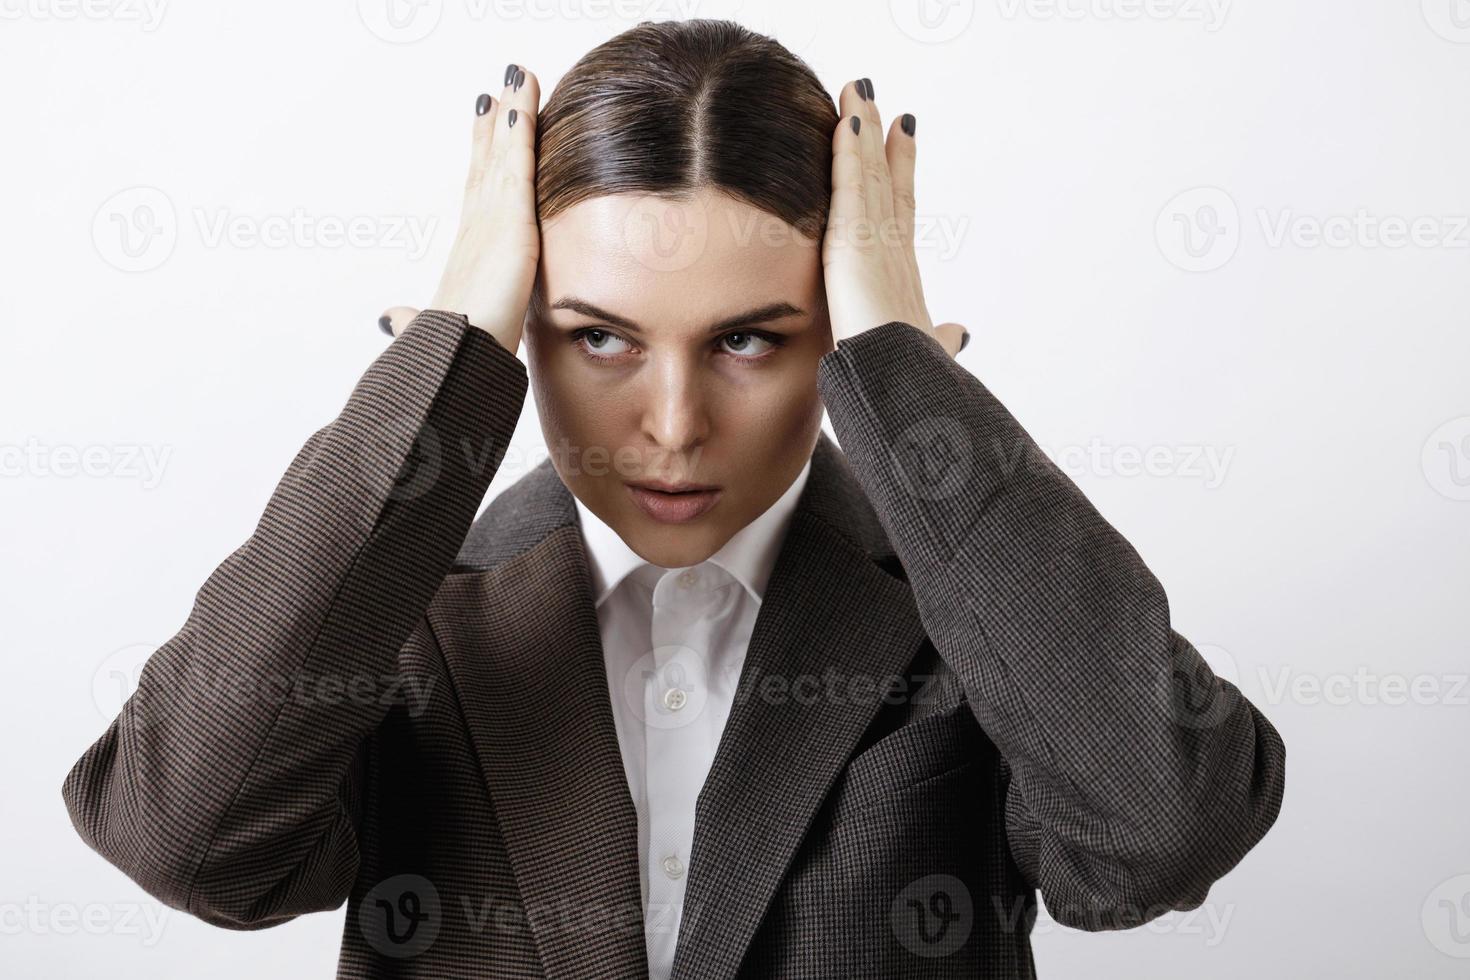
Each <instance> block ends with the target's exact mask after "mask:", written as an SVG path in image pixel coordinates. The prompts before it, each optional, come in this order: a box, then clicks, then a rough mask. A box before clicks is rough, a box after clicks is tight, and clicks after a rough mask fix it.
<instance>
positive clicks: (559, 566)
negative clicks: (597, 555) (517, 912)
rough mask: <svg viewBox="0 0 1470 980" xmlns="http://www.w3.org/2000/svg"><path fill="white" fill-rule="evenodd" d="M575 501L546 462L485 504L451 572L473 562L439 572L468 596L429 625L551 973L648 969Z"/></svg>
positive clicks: (638, 977)
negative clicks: (446, 572) (452, 574)
mask: <svg viewBox="0 0 1470 980" xmlns="http://www.w3.org/2000/svg"><path fill="white" fill-rule="evenodd" d="M557 488H560V490H559V491H558V489H557ZM571 501H572V498H571V494H570V492H569V491H567V489H566V487H565V485H563V484H562V483H561V480H560V478H559V477H557V476H556V474H555V471H554V470H552V469H551V466H550V461H549V460H548V461H547V462H546V463H545V464H543V465H542V466H541V467H540V468H538V469H536V470H533V471H532V472H531V473H528V474H527V475H526V476H525V477H524V478H522V479H521V480H520V481H518V482H517V483H516V484H515V485H513V486H512V487H510V488H508V489H507V490H506V491H504V493H502V494H501V495H500V496H498V497H496V498H495V500H493V501H491V505H490V507H489V508H487V510H486V513H485V514H484V515H482V516H481V518H480V519H478V520H477V521H476V524H475V526H474V527H473V528H472V529H471V532H470V534H469V535H468V536H467V538H466V543H465V546H464V547H463V548H462V549H461V552H460V558H459V565H458V567H457V568H456V571H460V572H465V571H480V572H481V574H478V575H461V576H458V577H455V578H451V579H450V580H448V581H447V582H446V586H445V589H446V590H450V589H460V590H464V591H465V592H466V593H467V594H464V595H459V596H454V595H453V594H452V593H451V594H450V595H449V598H450V599H451V603H450V605H449V606H448V609H452V610H453V613H452V614H450V615H441V616H439V617H438V618H434V617H433V615H432V614H433V612H434V610H433V609H432V608H431V622H432V625H433V627H434V631H435V634H436V635H437V636H439V638H440V642H441V645H442V646H443V648H444V655H445V661H446V663H447V664H448V667H449V671H450V676H451V677H452V679H453V683H454V685H455V687H456V689H457V691H458V694H459V697H460V703H461V705H462V706H463V710H464V714H465V720H466V723H467V724H468V726H469V729H470V733H471V737H472V740H473V742H474V746H475V750H476V754H477V755H478V757H479V763H480V766H481V769H482V772H483V776H484V780H485V783H486V785H487V786H488V787H489V790H490V796H491V799H492V802H493V804H494V807H495V816H496V819H497V821H498V823H499V826H500V830H501V832H502V834H503V835H504V840H505V847H506V852H507V855H508V856H509V859H510V863H511V866H512V869H513V871H514V874H515V880H516V884H517V886H518V888H519V890H520V896H521V899H522V901H523V902H524V903H525V908H526V911H527V914H528V917H529V919H530V921H529V925H530V928H531V929H532V932H533V934H534V936H535V940H536V946H537V949H538V950H539V952H540V954H541V960H542V963H543V964H544V965H545V968H546V976H547V977H548V978H551V980H585V978H586V977H593V976H596V977H615V978H619V980H621V978H634V980H646V978H647V976H648V958H647V950H646V946H645V943H644V936H643V910H642V894H641V892H642V888H641V884H640V881H639V864H638V822H637V820H638V818H637V812H636V811H635V809H634V807H633V800H632V797H631V796H630V795H629V792H628V784H627V776H626V774H625V772H624V769H623V760H622V755H621V753H620V750H619V748H618V742H617V733H616V729H615V728H614V723H613V716H612V707H611V703H610V702H609V699H608V691H607V676H606V674H605V672H604V667H603V659H602V642H601V638H600V635H599V631H598V624H597V613H596V608H595V607H594V605H593V599H592V579H591V573H590V569H589V566H588V564H587V560H586V557H585V553H584V551H583V548H582V541H581V533H580V531H579V530H578V527H577V524H576V515H575V508H574V506H572V502H571ZM497 505H498V506H497ZM568 521H570V523H568Z"/></svg>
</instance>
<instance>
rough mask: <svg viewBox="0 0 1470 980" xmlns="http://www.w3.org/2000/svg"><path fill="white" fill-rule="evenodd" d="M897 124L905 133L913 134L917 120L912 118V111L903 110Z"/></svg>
mask: <svg viewBox="0 0 1470 980" xmlns="http://www.w3.org/2000/svg"><path fill="white" fill-rule="evenodd" d="M898 125H899V126H900V127H901V128H902V129H903V131H904V132H905V133H907V134H908V135H910V136H912V135H914V127H915V126H916V125H917V121H916V120H915V119H914V114H913V113H912V112H905V113H904V114H903V118H902V119H900V120H899V121H898Z"/></svg>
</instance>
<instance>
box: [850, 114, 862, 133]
mask: <svg viewBox="0 0 1470 980" xmlns="http://www.w3.org/2000/svg"><path fill="white" fill-rule="evenodd" d="M862 128H863V121H862V120H861V119H859V118H858V117H857V116H853V117H852V131H853V132H854V133H856V132H859V131H861V130H862Z"/></svg>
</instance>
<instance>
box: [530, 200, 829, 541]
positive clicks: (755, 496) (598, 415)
mask: <svg viewBox="0 0 1470 980" xmlns="http://www.w3.org/2000/svg"><path fill="white" fill-rule="evenodd" d="M537 275H538V282H537V287H538V289H539V290H540V291H541V296H542V297H543V309H544V318H542V319H540V320H536V319H535V318H532V320H530V321H528V323H527V325H526V334H525V338H526V351H527V356H528V360H529V364H530V376H531V386H532V390H533V391H534V392H535V397H536V406H537V410H538V412H539V414H540V417H541V426H542V432H543V434H544V435H545V438H546V443H547V446H548V448H549V450H550V452H551V453H552V457H553V464H554V465H555V466H556V469H557V472H558V474H559V475H560V476H561V478H562V481H563V482H564V483H565V484H566V485H567V487H568V488H569V489H570V490H571V491H572V493H574V494H575V495H576V496H577V498H578V499H579V500H581V501H582V503H583V504H585V505H586V506H587V507H588V509H590V510H591V511H592V512H593V513H595V514H596V515H597V516H598V517H600V518H601V519H602V520H603V521H605V522H606V523H607V524H608V525H609V526H611V527H612V528H613V530H615V531H617V532H618V534H619V535H620V536H621V537H622V538H623V540H624V541H626V542H627V543H628V545H629V547H631V548H632V549H633V550H634V551H635V552H637V553H638V554H639V555H640V556H641V557H642V558H643V559H644V560H645V561H649V562H652V563H654V564H655V565H661V566H664V567H668V568H676V567H680V566H685V565H694V564H698V563H699V562H701V561H704V560H705V559H706V558H708V557H709V556H710V555H712V554H714V553H715V552H716V551H718V550H719V549H720V547H721V546H722V545H724V543H725V542H726V541H728V540H729V539H730V538H731V536H733V535H734V534H735V532H737V531H739V530H740V529H741V528H743V527H744V526H745V525H746V524H748V523H750V522H751V521H752V520H754V519H755V518H756V517H758V516H759V515H760V514H761V513H762V512H763V511H764V510H765V509H766V508H767V507H769V506H770V505H771V504H772V503H774V502H775V500H776V498H777V497H779V496H780V495H781V494H782V493H783V492H784V491H785V490H786V489H787V488H788V487H789V486H790V485H791V481H792V480H794V479H795V478H796V475H797V474H798V473H799V472H800V471H801V468H802V466H803V465H804V464H805V463H806V461H807V459H808V458H809V457H810V455H811V452H812V449H813V447H814V446H815V444H816V439H817V436H818V434H819V432H820V429H821V421H822V402H821V398H820V397H819V395H818V393H817V388H816V374H817V362H818V361H819V360H820V359H821V357H822V355H823V354H825V353H827V352H828V351H830V350H831V349H832V334H831V329H830V326H829V321H828V318H827V311H826V303H825V295H824V293H823V283H822V262H821V248H820V243H819V242H813V241H809V240H807V239H805V238H803V237H802V236H801V235H800V234H798V233H797V231H796V229H795V228H793V227H792V226H791V225H789V224H787V223H786V222H784V221H782V220H780V219H779V218H776V217H774V216H772V215H770V214H768V213H766V212H764V211H760V210H758V209H756V208H753V207H751V206H749V205H747V204H744V203H742V202H738V201H735V200H733V199H731V198H728V197H726V196H725V195H723V194H720V193H718V192H715V191H702V192H700V193H699V194H697V195H696V196H695V197H694V198H693V199H691V200H688V201H683V202H680V201H674V200H670V199H665V198H658V197H652V196H646V195H626V194H620V195H609V196H604V197H599V198H594V199H592V200H588V201H584V202H582V203H581V204H578V205H576V206H575V207H572V208H570V209H568V210H567V211H564V212H562V213H561V214H559V215H557V216H556V217H555V218H554V219H551V220H549V221H546V222H543V223H542V228H541V263H540V269H539V271H538V274H537ZM645 482H652V483H666V484H668V483H673V484H678V483H693V484H702V485H710V486H714V487H717V488H719V489H718V492H717V493H715V494H713V495H700V496H698V497H680V496H679V495H677V494H660V493H657V492H650V491H646V490H637V489H634V488H633V486H632V485H633V484H639V483H645ZM711 498H712V499H713V504H712V505H708V506H707V507H706V508H705V509H703V510H701V509H700V504H701V503H702V502H705V503H707V501H708V500H710V499H711ZM696 511H697V513H693V514H692V516H691V512H696Z"/></svg>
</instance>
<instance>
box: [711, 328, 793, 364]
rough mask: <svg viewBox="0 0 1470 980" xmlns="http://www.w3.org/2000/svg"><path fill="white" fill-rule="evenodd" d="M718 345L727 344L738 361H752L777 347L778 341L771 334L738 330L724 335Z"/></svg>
mask: <svg viewBox="0 0 1470 980" xmlns="http://www.w3.org/2000/svg"><path fill="white" fill-rule="evenodd" d="M720 343H729V344H730V352H731V353H733V354H734V355H735V356H736V357H737V358H739V359H740V360H745V361H753V360H758V359H759V358H760V357H762V356H764V355H765V354H767V353H768V352H770V351H772V350H775V349H776V348H777V347H779V346H780V339H779V338H778V337H775V336H773V335H771V334H763V333H757V332H754V331H750V330H738V331H736V332H735V333H727V334H725V336H723V337H721V338H720ZM761 345H764V346H761Z"/></svg>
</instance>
